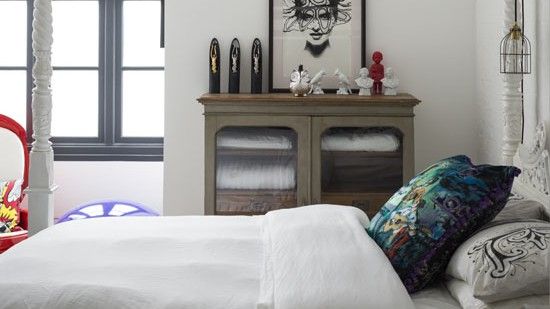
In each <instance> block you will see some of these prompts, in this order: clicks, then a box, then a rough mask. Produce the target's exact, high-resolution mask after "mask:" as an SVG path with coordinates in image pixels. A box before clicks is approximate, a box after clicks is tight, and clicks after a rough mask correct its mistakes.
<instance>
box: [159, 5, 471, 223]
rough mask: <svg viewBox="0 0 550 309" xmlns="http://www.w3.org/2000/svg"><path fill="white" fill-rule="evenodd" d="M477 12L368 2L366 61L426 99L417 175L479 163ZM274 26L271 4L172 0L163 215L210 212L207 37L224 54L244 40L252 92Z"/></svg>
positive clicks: (246, 84) (420, 112) (245, 84)
mask: <svg viewBox="0 0 550 309" xmlns="http://www.w3.org/2000/svg"><path fill="white" fill-rule="evenodd" d="M474 12H475V0H416V1H410V0H367V29H368V30H367V48H368V52H369V54H371V52H372V51H374V50H381V51H383V52H384V54H385V61H384V64H385V65H386V66H391V67H393V68H394V70H395V72H396V73H397V75H398V77H399V78H400V79H401V83H402V87H401V90H402V91H406V92H410V93H412V94H414V95H415V96H417V97H418V98H420V99H421V100H422V101H423V103H422V104H421V105H420V106H419V107H418V108H417V109H416V115H417V117H416V136H415V138H416V168H417V170H419V169H422V168H424V167H425V166H427V165H428V164H430V163H432V162H434V161H436V160H438V159H441V158H443V157H446V156H451V155H455V154H462V153H464V154H468V155H470V156H473V157H474V159H475V158H476V155H477V152H478V151H477V145H476V142H475V140H476V137H477V133H476V124H477V121H476V115H475V113H474V111H475V104H474V102H475V85H474V82H475V80H474V76H475V64H476V63H475V50H474V46H475V40H474V37H475V28H474V27H475V18H474V17H475V13H474ZM268 22H269V21H268V1H267V0H261V1H258V0H203V1H199V2H196V3H194V4H193V5H192V6H190V5H189V3H188V2H187V1H178V0H167V1H166V109H165V140H164V141H165V152H164V153H165V173H164V212H165V214H167V215H177V214H203V195H204V185H203V182H204V180H203V177H204V162H203V156H204V152H203V148H204V142H203V127H204V121H203V116H202V107H201V105H200V104H198V103H197V102H196V101H195V99H196V98H197V97H199V96H200V95H201V94H202V93H204V92H207V91H208V75H207V74H208V71H207V64H208V62H207V57H208V56H207V55H208V46H209V43H210V39H211V38H212V37H214V36H215V37H217V38H218V39H219V40H220V43H221V47H222V51H221V52H222V55H227V54H228V48H227V47H228V46H229V44H230V42H231V40H232V39H233V37H235V36H237V37H238V38H239V40H240V42H241V46H242V50H243V52H244V53H243V54H244V55H245V58H244V59H243V68H242V72H243V73H244V74H242V76H241V89H242V90H243V91H247V90H248V89H249V88H250V81H249V79H250V77H249V73H248V72H249V71H250V68H249V60H248V59H247V57H246V55H248V53H249V50H250V45H251V43H252V40H253V39H254V37H258V38H260V40H262V42H263V44H264V46H265V47H266V48H267V47H268V46H267V41H268V40H267V39H268ZM265 55H267V50H266V51H265ZM369 58H370V57H369ZM264 61H266V62H267V57H266V58H265V60H264ZM227 65H228V64H227V62H222V91H223V90H224V89H227V71H228V68H227ZM264 79H265V81H266V82H267V74H266V75H265V78H264Z"/></svg>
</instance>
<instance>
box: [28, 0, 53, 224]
mask: <svg viewBox="0 0 550 309" xmlns="http://www.w3.org/2000/svg"><path fill="white" fill-rule="evenodd" d="M32 26H33V31H32V49H33V55H34V57H35V62H34V65H33V69H32V76H33V80H34V84H35V87H34V88H33V90H32V118H33V139H34V142H33V143H32V149H31V155H30V157H31V160H30V161H31V162H30V173H29V174H30V175H29V189H28V195H29V234H30V235H34V234H36V233H38V232H39V231H41V230H43V229H45V228H47V227H49V226H51V225H53V191H54V190H55V189H56V186H55V185H54V182H53V179H54V177H53V149H52V144H51V142H50V138H51V121H52V115H51V113H52V91H51V88H50V82H51V77H52V65H51V48H52V42H53V38H52V33H53V28H52V3H51V0H34V10H33V22H32Z"/></svg>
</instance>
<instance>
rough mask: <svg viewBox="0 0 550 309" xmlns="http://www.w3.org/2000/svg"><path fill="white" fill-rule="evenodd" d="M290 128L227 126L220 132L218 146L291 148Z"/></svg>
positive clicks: (232, 147)
mask: <svg viewBox="0 0 550 309" xmlns="http://www.w3.org/2000/svg"><path fill="white" fill-rule="evenodd" d="M288 132H289V130H287V129H277V128H225V129H223V130H221V131H220V132H219V133H218V136H217V146H218V148H225V149H239V148H240V149H272V150H290V149H292V140H291V138H290V136H289V133H288Z"/></svg>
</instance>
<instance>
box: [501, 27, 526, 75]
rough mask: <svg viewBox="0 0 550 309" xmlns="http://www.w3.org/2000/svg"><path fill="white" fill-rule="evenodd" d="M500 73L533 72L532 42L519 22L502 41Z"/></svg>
mask: <svg viewBox="0 0 550 309" xmlns="http://www.w3.org/2000/svg"><path fill="white" fill-rule="evenodd" d="M500 73H504V74H531V42H529V39H528V38H527V37H526V36H525V35H523V32H522V31H521V28H520V27H519V25H518V24H517V23H514V26H513V27H512V28H511V29H510V32H509V33H508V34H507V35H506V36H505V37H504V38H503V39H502V41H501V42H500Z"/></svg>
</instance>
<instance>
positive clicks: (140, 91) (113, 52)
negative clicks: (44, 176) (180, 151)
mask: <svg viewBox="0 0 550 309" xmlns="http://www.w3.org/2000/svg"><path fill="white" fill-rule="evenodd" d="M52 11H53V27H54V33H53V37H54V43H53V46H52V66H53V76H52V90H53V92H52V100H53V109H52V136H53V137H52V141H53V142H54V151H55V158H56V160H79V161H80V160H102V161H107V160H128V161H145V160H146V161H160V160H162V146H163V137H162V136H163V132H164V51H163V49H161V48H160V34H161V31H160V25H161V1H160V0H150V1H144V0H53V1H52ZM31 19H32V1H31V0H0V37H2V38H7V42H10V44H6V46H7V48H2V49H0V83H1V84H0V85H6V86H7V87H6V89H7V91H3V92H2V93H0V102H2V103H0V107H1V112H2V113H4V114H7V115H8V116H11V117H13V118H15V119H16V120H17V121H19V122H20V123H23V124H24V123H26V124H27V131H28V132H29V135H30V132H31V130H32V125H31V121H30V119H31V118H30V101H31V91H32V76H31V68H32V61H33V58H32V49H31V46H30V44H31V38H30V35H31V33H30V31H31V24H30V23H31V21H32V20H31ZM3 102H12V103H10V104H6V103H3ZM13 102H15V103H13ZM24 102H27V104H25V103H24ZM26 119H28V121H26Z"/></svg>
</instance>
